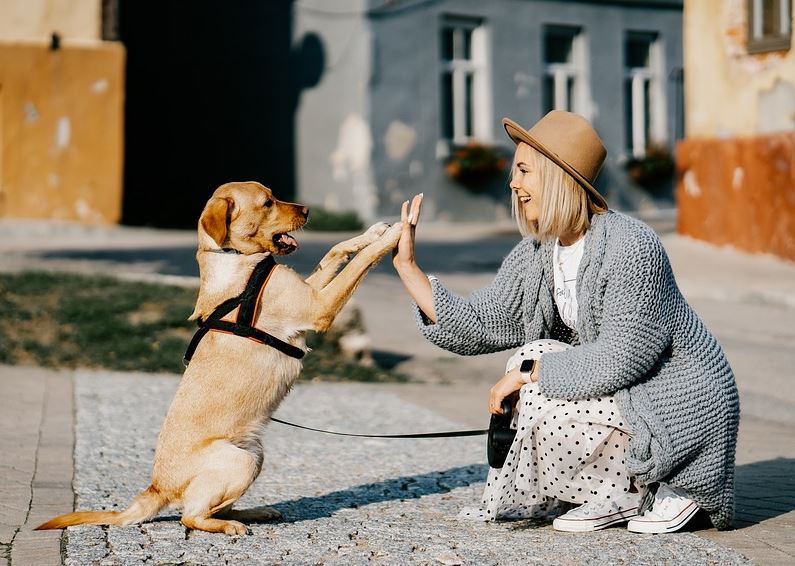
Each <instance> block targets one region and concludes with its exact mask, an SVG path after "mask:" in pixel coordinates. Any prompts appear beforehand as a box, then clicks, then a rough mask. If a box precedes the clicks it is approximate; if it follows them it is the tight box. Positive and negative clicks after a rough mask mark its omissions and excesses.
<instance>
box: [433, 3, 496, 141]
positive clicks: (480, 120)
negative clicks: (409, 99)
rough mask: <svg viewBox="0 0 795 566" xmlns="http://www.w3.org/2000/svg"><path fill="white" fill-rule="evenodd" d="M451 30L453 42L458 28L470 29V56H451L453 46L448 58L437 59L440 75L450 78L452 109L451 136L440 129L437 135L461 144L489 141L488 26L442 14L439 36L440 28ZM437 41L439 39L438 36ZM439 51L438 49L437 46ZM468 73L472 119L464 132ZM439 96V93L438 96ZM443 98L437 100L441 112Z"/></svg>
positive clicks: (480, 22) (440, 30)
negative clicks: (470, 126) (470, 127)
mask: <svg viewBox="0 0 795 566" xmlns="http://www.w3.org/2000/svg"><path fill="white" fill-rule="evenodd" d="M444 29H452V30H453V42H454V44H455V42H456V41H462V38H461V36H462V32H463V31H465V30H467V31H470V32H471V43H470V59H457V58H455V48H454V51H453V57H454V58H453V59H452V60H444V59H442V60H441V73H442V76H444V75H446V74H447V73H451V74H452V76H453V81H452V83H453V84H452V91H451V95H452V113H453V136H452V138H446V133H445V132H441V136H440V137H441V138H442V139H446V140H447V141H449V142H452V143H453V144H456V145H464V144H466V143H469V142H471V141H473V140H478V141H483V142H490V141H491V140H492V128H491V89H490V85H491V76H490V68H489V64H488V61H489V59H488V53H489V49H488V29H487V27H486V25H485V24H484V23H483V22H482V21H481V20H478V19H474V18H462V17H444V18H442V21H441V25H440V26H439V37H441V36H442V33H441V32H442V30H444ZM440 41H441V40H440ZM439 51H440V52H441V50H439ZM467 77H472V98H471V100H470V104H471V108H470V109H469V112H470V113H471V119H472V132H471V135H467V132H466V129H467V128H466V123H467V108H466V80H467ZM440 98H441V96H440ZM446 104H448V101H447V100H441V109H442V112H445V105H446Z"/></svg>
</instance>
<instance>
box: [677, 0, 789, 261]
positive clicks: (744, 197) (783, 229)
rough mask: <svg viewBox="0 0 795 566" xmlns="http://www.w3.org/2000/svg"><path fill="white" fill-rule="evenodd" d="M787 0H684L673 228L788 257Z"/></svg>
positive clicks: (702, 237)
mask: <svg viewBox="0 0 795 566" xmlns="http://www.w3.org/2000/svg"><path fill="white" fill-rule="evenodd" d="M792 8H793V2H792V0H748V1H747V0H689V1H688V2H686V3H685V32H684V34H685V77H686V83H685V84H686V101H687V103H686V106H685V107H686V109H687V121H686V122H687V139H686V140H685V141H683V142H682V143H681V144H680V145H679V147H678V149H677V161H678V167H679V170H680V172H681V180H680V182H679V186H678V190H677V201H678V206H679V211H678V213H679V220H678V222H679V231H680V232H681V233H683V234H688V235H690V236H693V237H696V238H699V239H703V240H707V241H710V242H713V243H715V244H731V245H733V246H735V247H737V248H739V249H742V250H746V251H750V252H769V253H773V254H776V255H778V256H781V257H783V258H787V259H790V260H795V54H793V52H792V49H791V45H792Z"/></svg>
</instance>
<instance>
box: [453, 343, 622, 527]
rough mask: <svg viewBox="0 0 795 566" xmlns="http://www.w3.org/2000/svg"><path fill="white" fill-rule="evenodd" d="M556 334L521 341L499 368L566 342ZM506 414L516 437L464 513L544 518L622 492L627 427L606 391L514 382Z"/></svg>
mask: <svg viewBox="0 0 795 566" xmlns="http://www.w3.org/2000/svg"><path fill="white" fill-rule="evenodd" d="M570 347H571V346H570V345H568V344H564V343H563V342H558V341H556V340H536V341H535V342H531V343H529V344H527V345H525V346H524V347H522V348H521V349H520V350H519V351H518V352H517V353H516V354H514V356H513V357H511V359H510V360H508V364H507V366H506V369H505V371H506V372H508V371H510V370H511V369H513V368H514V367H517V366H518V365H520V364H521V362H522V360H525V359H533V360H538V359H540V358H541V356H542V355H543V354H545V353H547V352H559V351H561V350H565V349H567V348H570ZM519 395H520V396H519V401H518V403H517V406H516V408H517V410H516V411H515V416H514V426H515V428H516V429H517V432H516V438H515V439H514V441H513V445H512V446H511V450H510V452H509V454H508V457H507V458H506V460H505V464H504V465H503V467H502V468H501V469H495V468H492V469H491V470H490V471H489V475H488V479H487V481H486V489H485V490H484V492H483V501H482V504H481V507H480V508H466V509H464V510H463V511H461V513H460V514H459V516H460V517H462V518H465V519H477V520H486V521H490V520H496V519H524V518H537V519H541V518H551V517H554V516H556V515H558V514H560V513H561V512H564V511H566V510H567V509H569V508H571V507H572V505H571V504H577V505H579V504H582V503H586V502H588V501H591V500H594V499H609V498H611V497H616V496H618V495H621V494H623V493H625V492H627V491H628V490H629V488H630V477H629V475H628V474H627V471H626V465H625V459H624V452H625V448H626V444H627V442H628V440H629V429H628V428H627V426H626V424H625V423H624V420H623V419H622V417H621V415H620V414H619V411H618V407H616V404H615V402H614V400H613V398H612V397H600V398H597V399H585V400H578V401H574V400H566V399H550V398H548V397H545V396H544V395H542V394H541V392H540V391H539V388H538V384H537V383H529V384H527V385H525V386H523V387H522V389H521V391H520V393H519Z"/></svg>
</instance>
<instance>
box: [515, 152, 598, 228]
mask: <svg viewBox="0 0 795 566" xmlns="http://www.w3.org/2000/svg"><path fill="white" fill-rule="evenodd" d="M530 149H531V150H532V151H531V153H532V155H533V159H534V160H535V163H534V164H533V165H534V167H533V168H534V169H535V171H536V174H537V179H538V183H539V187H538V190H539V193H540V202H539V203H538V220H532V221H531V220H528V219H527V218H526V217H525V215H524V207H523V206H521V205H520V204H519V197H518V195H517V193H516V191H513V190H512V191H511V212H512V213H513V216H514V218H516V223H517V225H518V226H519V232H521V234H522V236H524V237H528V236H532V237H533V238H536V239H537V240H539V241H541V242H546V241H549V240H554V239H555V238H558V237H559V236H561V235H562V234H566V233H569V232H573V233H578V234H582V233H584V232H585V231H586V230H588V228H590V227H591V216H592V215H593V214H600V213H602V212H606V211H605V210H604V209H603V208H602V207H600V206H598V205H596V204H594V202H593V201H592V200H591V199H590V198H588V194H587V193H586V192H585V189H583V188H582V187H581V186H580V184H579V183H578V182H577V181H576V180H575V179H574V177H572V176H571V175H569V174H568V173H567V172H566V171H565V170H564V169H563V168H562V167H559V166H558V165H557V164H556V163H555V162H554V161H552V160H551V159H549V158H548V157H547V156H546V155H544V154H543V153H541V152H539V151H538V150H536V149H535V148H532V147H530ZM515 168H516V155H515V154H514V164H513V167H512V168H511V175H513V172H514V171H515Z"/></svg>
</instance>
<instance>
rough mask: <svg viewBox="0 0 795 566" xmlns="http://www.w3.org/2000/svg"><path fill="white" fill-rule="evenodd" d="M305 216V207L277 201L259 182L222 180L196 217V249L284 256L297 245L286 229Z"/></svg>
mask: <svg viewBox="0 0 795 566" xmlns="http://www.w3.org/2000/svg"><path fill="white" fill-rule="evenodd" d="M308 217H309V209H308V208H307V207H305V206H303V205H300V204H294V203H289V202H282V201H280V200H277V199H276V198H274V196H273V193H272V192H271V190H270V189H269V188H267V187H264V186H262V185H261V184H260V183H257V182H254V181H248V182H244V183H226V184H225V185H221V186H220V187H218V188H217V189H216V191H215V192H214V193H213V196H212V198H210V200H209V201H207V205H206V206H205V207H204V211H203V212H202V214H201V218H199V249H200V250H212V249H219V248H232V249H234V250H237V251H239V252H241V253H243V254H246V255H249V254H255V253H261V252H270V253H272V254H274V255H287V254H289V253H291V252H293V251H295V250H296V249H297V248H298V242H297V241H296V240H295V238H294V237H293V236H291V235H290V234H289V232H291V231H293V230H297V229H298V228H301V227H302V226H303V225H304V224H306V221H307V218H308Z"/></svg>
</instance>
